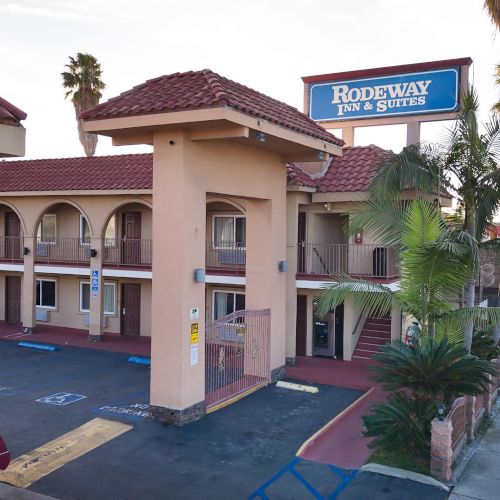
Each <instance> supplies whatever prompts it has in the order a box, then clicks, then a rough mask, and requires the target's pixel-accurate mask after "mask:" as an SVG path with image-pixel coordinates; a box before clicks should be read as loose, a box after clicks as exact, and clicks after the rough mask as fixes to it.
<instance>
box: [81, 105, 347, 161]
mask: <svg viewBox="0 0 500 500" xmlns="http://www.w3.org/2000/svg"><path fill="white" fill-rule="evenodd" d="M221 121H223V122H227V123H229V124H238V125H242V126H245V127H249V128H251V129H253V130H256V131H261V132H264V133H265V134H269V135H270V136H273V137H276V138H278V139H282V140H285V141H288V142H291V143H294V144H296V145H299V146H302V147H304V148H306V149H309V150H313V151H314V152H316V151H322V152H324V153H328V154H331V155H336V156H340V155H341V154H342V147H341V145H339V144H337V142H338V139H336V138H335V137H334V136H332V140H331V142H329V141H327V140H323V139H319V138H315V137H312V136H310V135H306V134H303V133H301V132H298V131H295V130H292V129H290V128H286V127H283V126H281V125H277V124H275V123H272V122H269V121H267V120H264V119H262V118H258V117H255V116H252V115H248V114H246V113H243V112H241V111H238V110H235V109H233V108H230V107H227V106H217V107H210V108H203V109H191V110H183V111H173V112H169V113H154V114H141V115H134V116H126V117H119V118H100V119H87V120H84V121H83V128H84V130H85V131H86V132H91V133H94V134H100V135H106V136H110V137H119V136H120V135H124V134H125V133H130V131H131V130H136V131H138V132H139V131H140V130H141V129H142V130H149V131H150V132H153V131H154V130H155V129H160V128H161V129H164V128H172V129H174V128H190V129H196V128H198V127H202V126H203V127H206V124H207V123H209V122H218V123H220V122H221ZM126 131H128V132H126ZM257 145H258V144H257Z"/></svg>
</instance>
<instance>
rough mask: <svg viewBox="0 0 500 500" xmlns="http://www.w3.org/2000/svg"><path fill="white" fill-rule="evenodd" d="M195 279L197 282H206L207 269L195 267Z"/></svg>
mask: <svg viewBox="0 0 500 500" xmlns="http://www.w3.org/2000/svg"><path fill="white" fill-rule="evenodd" d="M193 279H194V281H195V283H205V269H195V270H194V273H193Z"/></svg>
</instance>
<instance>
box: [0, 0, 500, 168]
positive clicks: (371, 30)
mask: <svg viewBox="0 0 500 500" xmlns="http://www.w3.org/2000/svg"><path fill="white" fill-rule="evenodd" d="M0 19H1V26H2V28H1V30H0V62H1V65H0V68H1V69H0V96H2V97H3V98H5V99H7V100H8V101H10V102H12V103H13V104H15V105H16V106H18V107H19V108H21V109H22V110H23V111H25V112H26V113H28V118H27V120H26V121H25V122H24V125H25V126H26V129H27V145H26V158H57V157H66V156H83V148H82V146H81V145H80V142H79V140H78V133H77V128H76V122H75V115H74V109H73V106H72V104H71V102H70V101H69V100H65V99H64V91H63V89H62V86H61V76H60V73H61V72H62V71H64V65H65V64H66V63H67V62H68V58H69V56H74V55H76V53H77V52H89V53H91V54H93V55H94V56H95V57H97V59H98V61H99V62H100V63H101V67H102V70H103V75H102V79H103V80H104V82H105V83H106V85H107V87H106V89H105V91H104V92H103V99H102V101H105V100H107V99H109V98H111V97H114V96H116V95H118V94H119V93H120V92H123V91H126V90H128V89H130V88H131V87H132V86H134V85H137V84H140V83H142V82H144V81H145V80H147V79H149V78H154V77H157V76H160V75H164V74H169V73H174V72H177V71H186V70H199V69H204V68H210V69H212V70H214V71H216V72H217V73H220V74H221V75H223V76H226V77H227V78H230V79H232V80H235V81H237V82H240V83H242V84H245V85H247V86H249V87H252V88H254V89H256V90H258V91H260V92H263V93H265V94H267V95H269V96H271V97H274V98H276V99H279V100H280V101H284V102H286V103H288V104H291V105H292V106H295V107H297V108H298V109H300V110H302V108H303V82H302V80H301V77H302V76H307V75H316V74H325V73H333V72H338V71H348V70H356V69H365V68H372V67H380V66H392V65H398V64H409V63H417V62H425V61H433V60H439V59H450V58H458V57H467V56H469V57H472V59H473V60H474V64H473V66H472V70H471V81H473V83H474V84H475V86H476V88H477V90H478V93H479V98H480V102H481V118H482V120H483V121H486V120H487V117H488V112H489V109H490V108H491V105H492V104H493V103H494V102H496V101H497V100H498V97H499V91H500V89H498V88H495V84H494V69H495V64H497V63H499V62H500V57H499V56H500V54H499V49H500V45H499V38H500V37H499V36H498V35H497V36H495V29H494V27H493V25H492V24H491V22H490V20H489V18H488V16H487V14H486V12H485V11H484V10H483V0H344V1H339V0H251V1H248V0H247V1H240V0H210V1H203V0H187V1H186V0H185V1H179V0H176V1H172V0H141V1H137V0H67V1H66V0H0ZM102 101H101V102H102ZM449 126H450V122H445V123H443V122H440V123H431V124H425V125H423V127H422V139H423V140H426V141H429V142H439V141H442V140H444V139H445V137H446V130H447V128H448V127H449ZM405 140H406V130H405V127H404V126H401V125H399V126H392V127H370V128H364V129H358V130H357V131H356V140H355V141H356V145H366V144H371V143H373V144H377V145H379V146H381V147H384V148H390V149H393V150H394V151H399V150H400V149H401V148H402V147H403V146H404V145H405ZM149 150H150V147H148V146H135V147H123V146H122V147H114V146H112V145H111V140H110V139H109V138H104V137H100V138H99V143H98V146H97V154H98V155H105V154H122V153H131V152H143V151H149Z"/></svg>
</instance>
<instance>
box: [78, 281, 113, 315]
mask: <svg viewBox="0 0 500 500" xmlns="http://www.w3.org/2000/svg"><path fill="white" fill-rule="evenodd" d="M89 311H90V283H89V282H88V281H81V282H80V312H89ZM104 314H109V315H114V314H116V285H115V283H104Z"/></svg>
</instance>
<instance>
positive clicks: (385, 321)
mask: <svg viewBox="0 0 500 500" xmlns="http://www.w3.org/2000/svg"><path fill="white" fill-rule="evenodd" d="M366 321H367V322H368V321H371V322H372V323H377V324H379V325H390V324H391V321H392V320H391V318H366Z"/></svg>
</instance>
